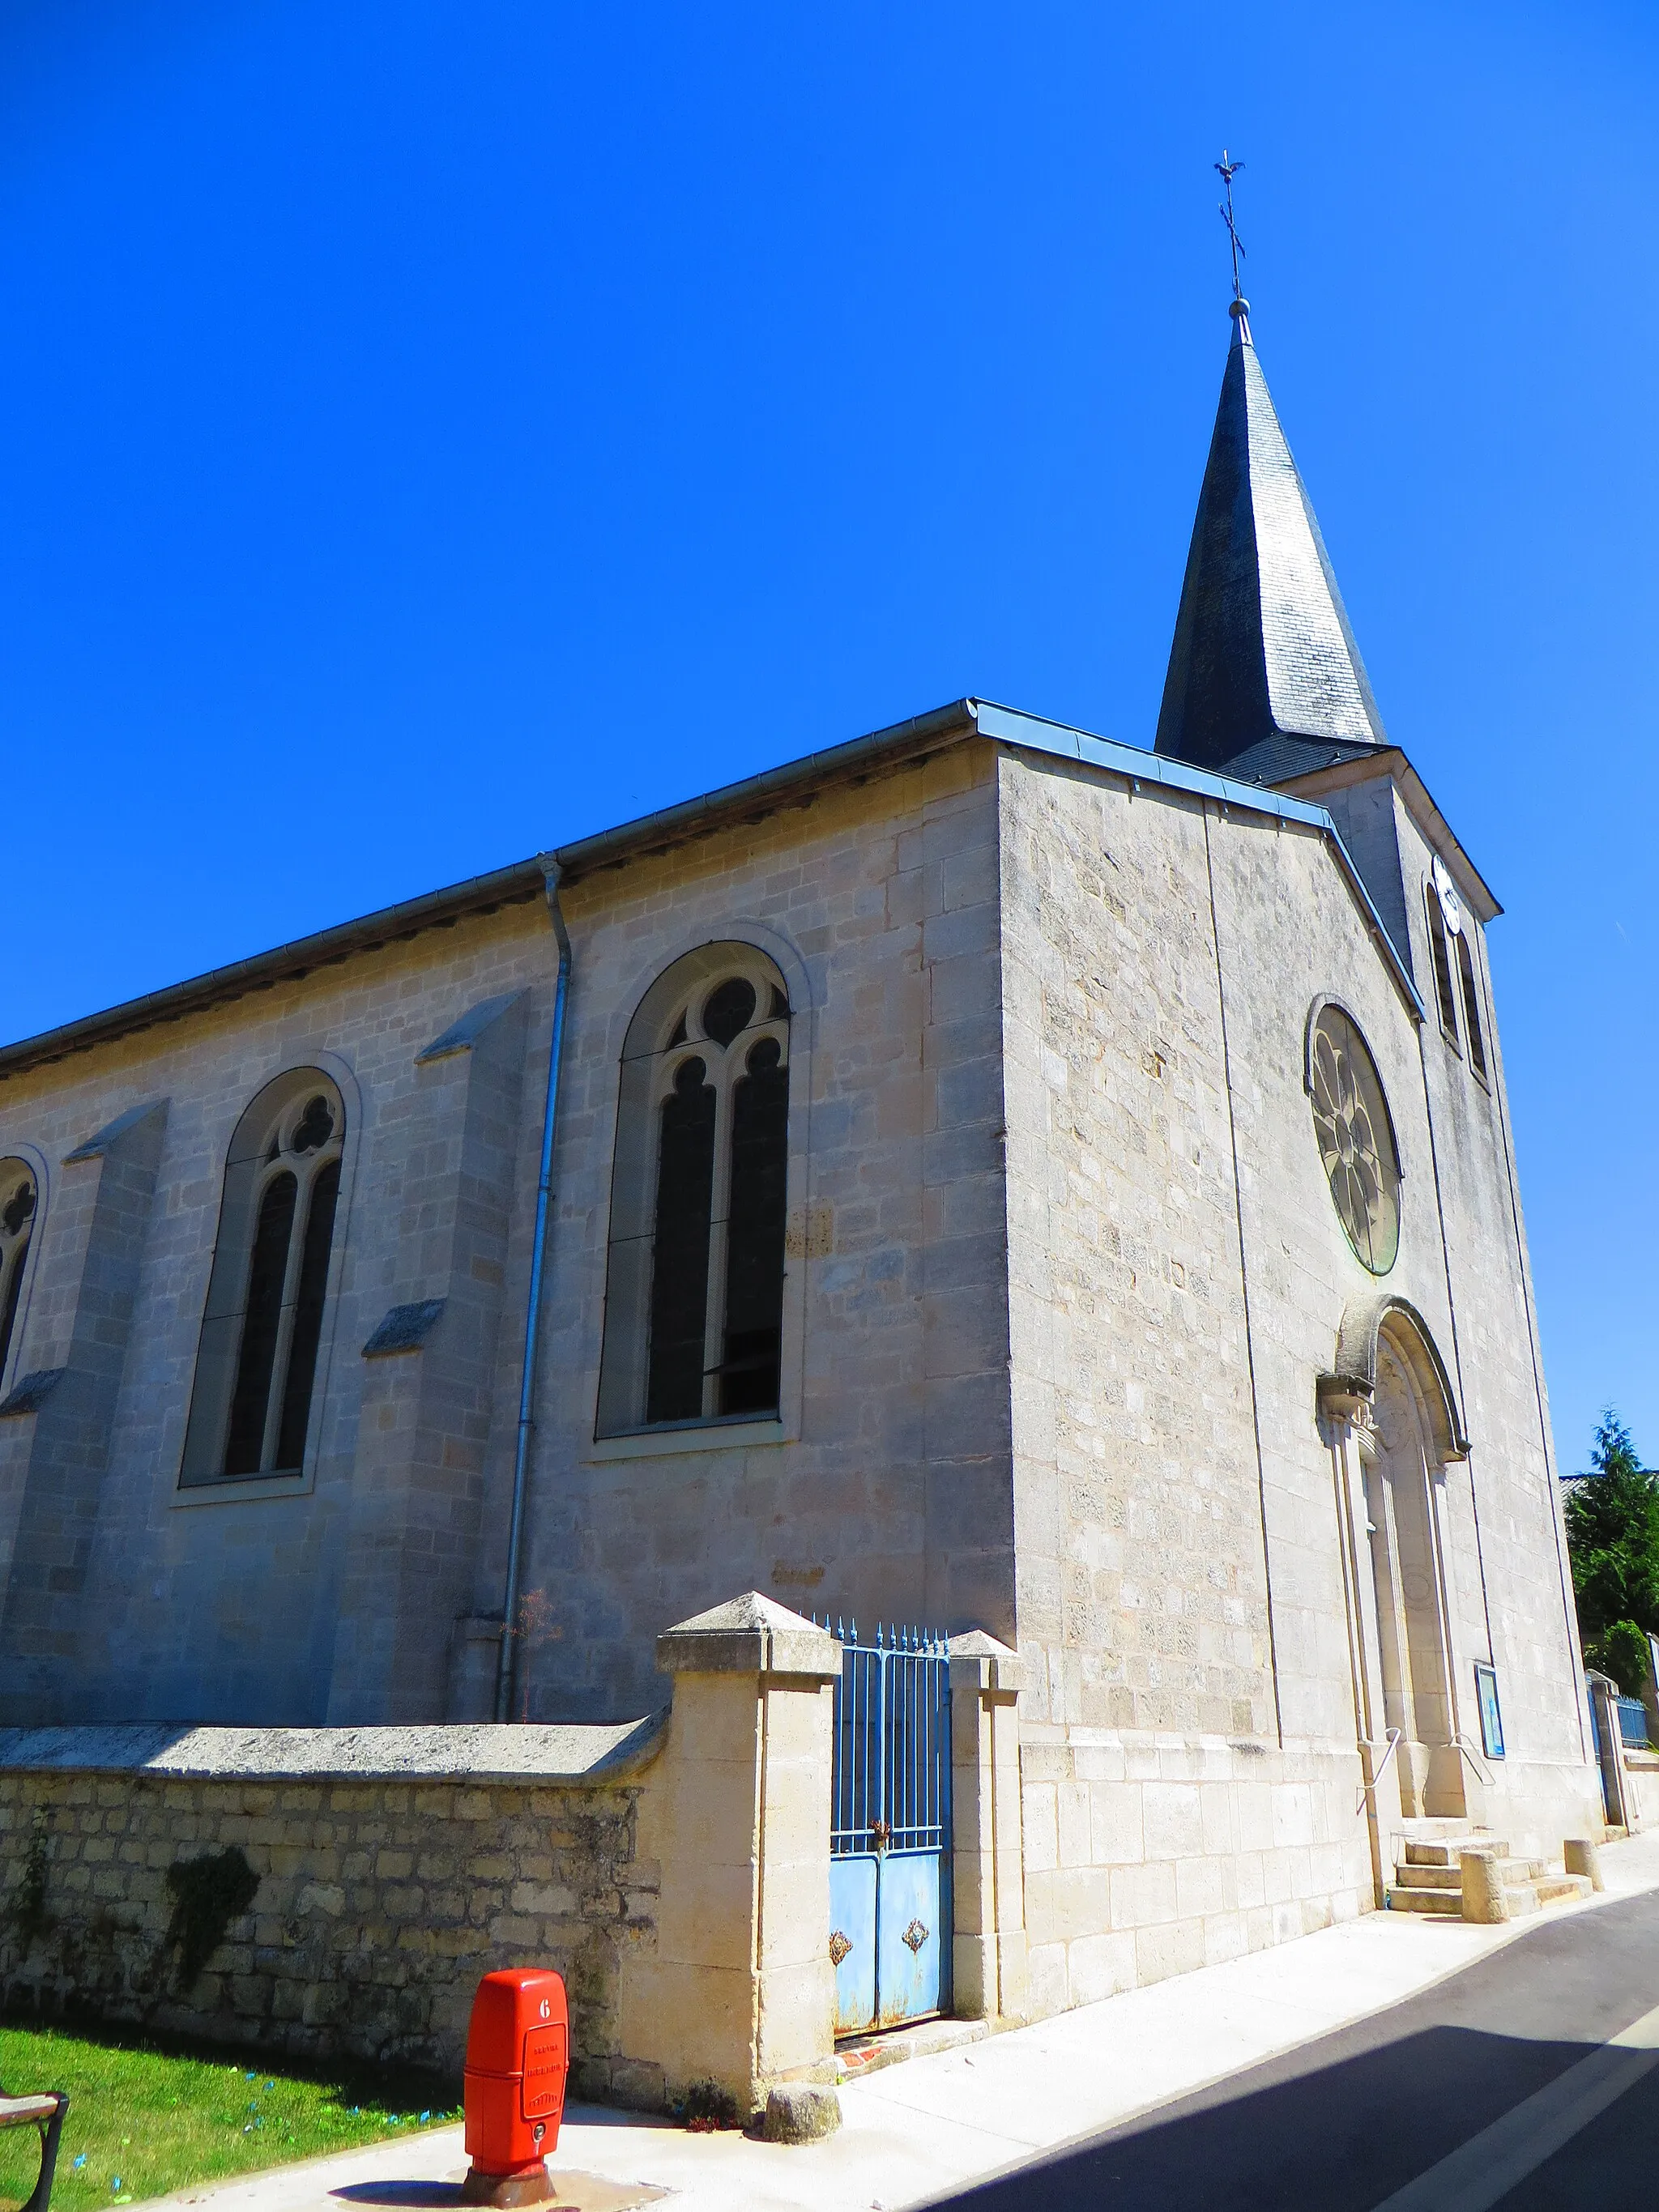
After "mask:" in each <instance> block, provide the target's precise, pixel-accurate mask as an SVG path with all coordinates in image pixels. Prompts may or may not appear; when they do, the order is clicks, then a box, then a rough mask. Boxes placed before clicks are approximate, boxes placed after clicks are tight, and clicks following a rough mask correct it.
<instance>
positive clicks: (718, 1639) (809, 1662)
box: [657, 1590, 841, 1682]
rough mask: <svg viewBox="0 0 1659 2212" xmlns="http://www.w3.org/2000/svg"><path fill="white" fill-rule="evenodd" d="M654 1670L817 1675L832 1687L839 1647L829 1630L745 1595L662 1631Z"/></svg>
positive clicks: (767, 1600)
mask: <svg viewBox="0 0 1659 2212" xmlns="http://www.w3.org/2000/svg"><path fill="white" fill-rule="evenodd" d="M657 1667H658V1670H659V1673H661V1674H815V1675H817V1677H818V1679H819V1680H821V1681H825V1682H833V1681H836V1680H838V1679H839V1677H840V1674H841V1646H840V1644H837V1643H836V1639H835V1638H834V1637H833V1636H831V1635H830V1633H829V1630H828V1629H825V1628H817V1627H815V1626H813V1624H812V1623H811V1621H810V1620H803V1619H802V1617H801V1615H800V1614H799V1613H791V1612H790V1610H789V1608H788V1607H787V1606H783V1605H779V1604H777V1603H776V1602H775V1600H773V1599H771V1598H769V1597H763V1596H762V1595H761V1593H760V1592H759V1591H758V1590H745V1591H744V1595H742V1596H741V1597H734V1598H732V1599H729V1600H728V1601H727V1602H726V1604H725V1605H716V1606H712V1607H710V1608H709V1610H708V1612H707V1613H695V1614H694V1615H693V1616H692V1618H691V1619H690V1620H681V1621H677V1622H676V1623H675V1625H674V1626H673V1627H672V1628H665V1630H664V1631H663V1632H662V1634H661V1635H660V1636H659V1638H657Z"/></svg>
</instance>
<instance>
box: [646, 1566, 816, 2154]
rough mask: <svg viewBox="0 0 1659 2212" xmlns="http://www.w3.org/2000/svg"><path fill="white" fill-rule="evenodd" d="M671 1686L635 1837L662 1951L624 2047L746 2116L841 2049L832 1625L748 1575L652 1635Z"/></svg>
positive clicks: (651, 1964) (675, 2083) (668, 2081)
mask: <svg viewBox="0 0 1659 2212" xmlns="http://www.w3.org/2000/svg"><path fill="white" fill-rule="evenodd" d="M657 1664H658V1666H659V1668H661V1669H662V1670H663V1672H664V1673H665V1674H671V1675H672V1677H673V1682H674V1702H673V1709H672V1712H671V1716H670V1718H669V1723H668V1730H667V1740H666V1741H665V1746H664V1753H663V1758H662V1761H661V1765H660V1767H659V1777H660V1780H659V1786H658V1787H657V1788H656V1789H655V1790H653V1792H652V1793H651V1795H650V1796H649V1797H648V1798H647V1800H646V1801H645V1802H644V1804H643V1805H642V1808H641V1850H645V1851H648V1852H649V1853H650V1854H651V1856H653V1857H655V1858H657V1859H658V1860H659V1862H660V1865H661V1903H660V1906H659V1917H658V1926H657V1939H656V1955H655V1957H654V1959H653V1960H649V1961H641V1964H640V1966H639V1967H638V1970H637V1972H636V1973H635V1975H634V1977H633V1978H632V1988H633V1996H632V1999H631V2002H632V2006H633V2009H634V2019H633V2021H632V2022H631V2023H630V2024H629V2028H628V2030H627V2034H626V2041H627V2045H628V2047H629V2049H630V2050H635V2049H637V2050H638V2051H640V2053H641V2056H642V2057H649V2058H653V2059H654V2060H655V2061H656V2062H657V2063H659V2064H660V2066H661V2067H662V2069H663V2075H664V2080H665V2085H666V2087H667V2089H668V2093H669V2094H670V2096H671V2097H672V2096H674V2095H676V2094H678V2093H679V2092H681V2091H683V2090H684V2087H685V2086H686V2085H687V2084H688V2083H689V2082H690V2081H705V2080H706V2081H714V2082H715V2083H716V2084H717V2085H718V2086H719V2087H721V2088H723V2089H725V2090H726V2091H727V2092H728V2093H730V2094H731V2095H732V2097H733V2098H734V2099H735V2100H737V2104H738V2110H739V2112H741V2113H742V2115H743V2116H744V2118H747V2117H748V2116H749V2114H750V2112H751V2111H753V2110H754V2108H755V2107H756V2106H757V2105H759V2104H763V2102H764V2101H765V2098H766V2093H767V2091H768V2089H769V2087H771V2086H772V2084H773V2083H774V2082H775V2081H780V2080H782V2079H784V2078H786V2077H792V2076H793V2077H795V2078H799V2077H801V2076H803V2075H811V2073H813V2072H814V2071H815V2070H817V2069H824V2070H826V2071H827V2069H828V2067H829V2063H830V2062H831V2060H832V2059H833V2057H834V2053H835V2011H834V2004H835V1982H834V1970H833V1968H832V1966H831V1965H830V1962H829V1767H830V1727H831V1717H832V1713H833V1708H834V1685H835V1683H836V1680H837V1679H838V1677H839V1676H840V1674H841V1646H840V1644H837V1643H836V1639H835V1638H834V1637H832V1636H830V1635H828V1634H827V1633H826V1632H824V1631H823V1629H821V1628H815V1627H814V1626H812V1624H811V1622H810V1621H807V1620H802V1619H801V1617H800V1615H799V1613H790V1612H789V1611H787V1608H786V1607H783V1606H781V1605H777V1604H775V1603H774V1602H773V1601H772V1600H771V1599H770V1598H767V1597H763V1596H762V1595H761V1594H760V1593H759V1592H758V1591H757V1590H750V1592H749V1593H748V1594H747V1595H745V1596H743V1597H739V1598H734V1599H733V1600H732V1601H731V1603H729V1604H727V1605H721V1606H716V1607H714V1609H713V1610H712V1611H711V1612H708V1613H699V1614H697V1615H696V1618H695V1619H694V1620H684V1621H681V1622H680V1623H679V1625H678V1626H677V1627H674V1628H671V1629H668V1630H666V1631H665V1632H664V1634H662V1635H661V1636H659V1638H658V1639H657Z"/></svg>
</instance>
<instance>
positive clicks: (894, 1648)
mask: <svg viewBox="0 0 1659 2212" xmlns="http://www.w3.org/2000/svg"><path fill="white" fill-rule="evenodd" d="M823 1626H825V1627H826V1628H828V1627H829V1622H828V1621H827V1620H826V1621H825V1622H824V1623H823ZM832 1633H833V1634H834V1635H836V1637H837V1638H839V1639H840V1641H841V1643H842V1647H843V1648H842V1664H841V1680H840V1681H839V1682H838V1683H837V1684H836V1720H835V1729H836V1741H835V1761H834V1768H833V1779H832V1783H831V1793H832V1794H831V1798H830V1814H829V1956H830V1958H831V1960H833V1961H834V1964H835V1969H836V2034H837V2035H859V2034H862V2033H866V2032H867V2031H868V2030H870V2029H872V2028H877V2027H897V2026H898V2025H899V2023H900V2022H901V2021H907V2020H925V2019H926V2018H927V2016H928V2015H929V2014H931V2013H939V2012H944V2011H945V2010H947V2009H948V2008H949V2006H950V2002H951V1918H952V1915H951V1664H950V1654H949V1650H948V1647H947V1645H946V1644H945V1638H943V1637H942V1636H933V1635H930V1634H928V1633H927V1631H925V1630H923V1629H917V1628H892V1629H885V1630H884V1629H880V1628H878V1630H877V1631H876V1639H875V1642H874V1643H873V1644H860V1641H859V1632H858V1623H857V1622H856V1621H854V1622H853V1623H852V1625H851V1627H850V1630H849V1629H845V1628H843V1627H842V1624H841V1623H840V1622H839V1621H837V1622H836V1626H835V1628H834V1630H833V1631H832Z"/></svg>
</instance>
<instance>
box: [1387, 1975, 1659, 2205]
mask: <svg viewBox="0 0 1659 2212" xmlns="http://www.w3.org/2000/svg"><path fill="white" fill-rule="evenodd" d="M1655 2066H1659V2005H1656V2006H1655V2007H1654V2008H1653V2010H1652V2011H1651V2012H1644V2014H1643V2015H1642V2017H1641V2019H1640V2020H1633V2021H1632V2022H1631V2024H1630V2026H1629V2027H1626V2028H1621V2029H1620V2032H1619V2033H1618V2034H1617V2035H1615V2036H1612V2037H1610V2038H1609V2039H1608V2040H1607V2042H1606V2043H1604V2044H1603V2045H1601V2049H1600V2050H1599V2051H1591V2053H1590V2055H1589V2057H1588V2058H1581V2059H1580V2060H1579V2062H1578V2063H1577V2065H1576V2066H1569V2067H1568V2069H1567V2070H1566V2072H1565V2074H1561V2075H1558V2076H1557V2077H1556V2079H1555V2080H1554V2081H1551V2082H1549V2083H1548V2084H1547V2086H1546V2087H1544V2088H1542V2089H1538V2090H1535V2091H1534V2093H1533V2094H1532V2095H1531V2096H1530V2097H1527V2098H1525V2099H1523V2100H1522V2102H1521V2103H1520V2104H1518V2105H1516V2106H1515V2107H1514V2108H1513V2110H1511V2111H1510V2112H1505V2113H1504V2117H1503V2118H1502V2119H1501V2120H1494V2121H1493V2122H1492V2125H1491V2126H1490V2127H1489V2128H1482V2129H1481V2130H1480V2134H1479V2135H1478V2136H1470V2137H1469V2140H1468V2142H1466V2143H1462V2144H1460V2146H1459V2147H1458V2148H1457V2149H1456V2150H1455V2151H1453V2152H1452V2153H1451V2154H1450V2156H1449V2157H1448V2158H1443V2159H1442V2160H1441V2161H1440V2163H1439V2164H1438V2165H1437V2166H1431V2167H1430V2168H1429V2170H1428V2172H1426V2173H1419V2175H1418V2177H1417V2179H1416V2180H1415V2181H1411V2182H1407V2185H1406V2186H1405V2188H1403V2189H1397V2190H1396V2191H1395V2193H1394V2195H1393V2196H1392V2197H1384V2198H1383V2202H1382V2203H1380V2204H1379V2205H1377V2206H1376V2208H1375V2212H1488V2209H1489V2207H1491V2206H1492V2205H1494V2204H1497V2203H1501V2202H1502V2200H1503V2199H1504V2197H1507V2196H1508V2195H1509V2193H1510V2190H1511V2189H1514V2188H1516V2186H1517V2185H1519V2184H1520V2183H1522V2182H1523V2181H1524V2180H1525V2179H1526V2178H1527V2176H1528V2174H1529V2173H1533V2172H1536V2170H1537V2169H1538V2167H1540V2166H1542V2165H1543V2163H1544V2161H1545V2160H1546V2159H1548V2158H1553V2156H1554V2155H1555V2154H1556V2152H1557V2151H1559V2149H1560V2148H1561V2146H1562V2144H1563V2143H1567V2142H1571V2141H1572V2138H1573V2137H1574V2136H1576V2135H1577V2133H1578V2132H1579V2130H1581V2129H1583V2128H1587V2127H1588V2126H1589V2124H1590V2122H1591V2121H1592V2120H1593V2119H1595V2118H1596V2117H1597V2115H1598V2114H1599V2113H1601V2112H1606V2110H1607V2106H1609V2105H1611V2104H1614V2103H1616V2102H1617V2100H1619V2099H1620V2097H1622V2096H1623V2095H1624V2093H1625V2092H1626V2089H1629V2088H1631V2087H1633V2086H1634V2084H1635V2083H1637V2082H1638V2081H1640V2080H1641V2078H1642V2076H1643V2075H1644V2074H1646V2073H1649V2072H1650V2071H1651V2069H1653V2068H1654V2067H1655Z"/></svg>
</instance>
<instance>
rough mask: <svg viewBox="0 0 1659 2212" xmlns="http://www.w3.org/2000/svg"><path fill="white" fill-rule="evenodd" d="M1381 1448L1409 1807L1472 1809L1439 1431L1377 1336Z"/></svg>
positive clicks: (1380, 1505)
mask: <svg viewBox="0 0 1659 2212" xmlns="http://www.w3.org/2000/svg"><path fill="white" fill-rule="evenodd" d="M1374 1418H1375V1422H1376V1450H1375V1453H1374V1455H1372V1456H1371V1459H1370V1466H1369V1467H1368V1468H1367V1470H1366V1475H1365V1493H1366V1505H1367V1509H1368V1517H1369V1519H1370V1523H1371V1535H1370V1550H1371V1568H1372V1572H1373V1575H1374V1577H1375V1578H1376V1630H1377V1641H1378V1644H1379V1646H1380V1649H1379V1651H1378V1654H1377V1656H1378V1659H1379V1662H1380V1673H1381V1676H1382V1683H1383V1717H1384V1720H1385V1722H1386V1723H1387V1725H1388V1726H1389V1728H1390V1729H1399V1731H1400V1748H1399V1753H1398V1760H1399V1766H1400V1796H1401V1811H1402V1812H1404V1813H1406V1814H1408V1815H1409V1814H1440V1815H1452V1816H1457V1815H1462V1814H1466V1813H1467V1812H1468V1809H1469V1808H1468V1803H1467V1802H1466V1792H1465V1789H1464V1782H1463V1760H1462V1754H1461V1753H1459V1751H1458V1749H1457V1747H1456V1746H1455V1743H1454V1742H1453V1741H1452V1739H1453V1736H1454V1734H1455V1729H1456V1721H1455V1717H1454V1714H1453V1710H1452V1705H1453V1699H1452V1667H1453V1662H1452V1656H1451V1654H1452V1640H1451V1632H1450V1620H1449V1604H1448V1599H1447V1590H1446V1571H1445V1558H1444V1552H1443V1546H1442V1541H1441V1524H1440V1495H1439V1492H1440V1484H1439V1480H1438V1475H1439V1472H1440V1471H1439V1469H1438V1468H1437V1466H1436V1465H1435V1462H1434V1457H1433V1452H1432V1445H1431V1437H1432V1434H1433V1431H1432V1428H1431V1424H1430V1422H1429V1420H1428V1419H1427V1417H1426V1411H1425V1408H1424V1407H1422V1405H1421V1404H1420V1403H1419V1395H1418V1389H1417V1383H1416V1380H1415V1378H1414V1376H1413V1374H1412V1372H1411V1370H1410V1368H1409V1366H1408V1365H1407V1362H1406V1361H1405V1360H1404V1359H1403V1358H1400V1357H1399V1356H1398V1355H1397V1353H1396V1352H1395V1349H1394V1347H1393V1346H1391V1345H1390V1343H1389V1338H1388V1336H1387V1335H1386V1334H1384V1336H1383V1340H1382V1341H1381V1342H1380V1343H1379V1345H1378V1346H1377V1353H1376V1401H1375V1408H1374Z"/></svg>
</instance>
